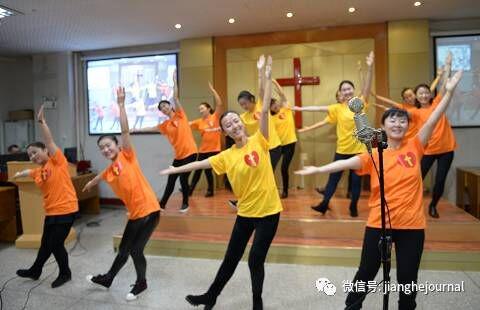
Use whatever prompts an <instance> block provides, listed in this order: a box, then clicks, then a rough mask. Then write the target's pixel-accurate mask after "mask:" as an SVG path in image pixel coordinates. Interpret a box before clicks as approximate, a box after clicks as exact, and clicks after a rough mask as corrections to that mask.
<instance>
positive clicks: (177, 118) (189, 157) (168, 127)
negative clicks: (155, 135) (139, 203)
mask: <svg viewBox="0 0 480 310" xmlns="http://www.w3.org/2000/svg"><path fill="white" fill-rule="evenodd" d="M173 85H174V95H173V97H174V101H175V107H174V106H173V105H172V103H171V102H170V101H168V100H161V101H160V102H159V103H158V109H159V110H160V111H161V112H162V113H163V114H165V115H168V116H169V117H170V118H169V119H168V120H166V121H164V122H163V123H161V124H159V125H157V126H154V127H146V128H142V129H135V130H132V132H160V133H161V134H163V135H165V136H166V137H167V139H168V141H169V142H170V144H171V145H172V147H173V149H174V151H175V159H174V160H173V163H172V166H174V167H177V166H182V165H185V164H188V163H191V162H193V161H195V160H197V145H196V144H195V140H194V139H193V135H192V129H191V128H190V125H189V124H188V118H187V114H185V111H184V110H183V107H182V106H181V105H180V100H179V98H178V86H177V73H176V72H174V73H173ZM189 175H190V172H186V173H181V174H172V175H169V176H168V180H167V185H166V187H165V191H164V192H163V196H162V199H161V200H160V208H161V209H162V210H165V207H166V206H167V202H168V199H169V198H170V196H171V195H172V193H173V190H174V189H175V181H176V180H177V178H178V177H180V185H181V186H182V196H183V199H182V206H181V207H180V209H179V211H180V212H182V213H184V212H187V211H188V188H189V186H188V176H189Z"/></svg>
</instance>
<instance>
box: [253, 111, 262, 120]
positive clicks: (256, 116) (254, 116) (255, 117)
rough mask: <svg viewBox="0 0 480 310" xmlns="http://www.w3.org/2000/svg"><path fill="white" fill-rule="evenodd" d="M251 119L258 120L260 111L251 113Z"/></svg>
mask: <svg viewBox="0 0 480 310" xmlns="http://www.w3.org/2000/svg"><path fill="white" fill-rule="evenodd" d="M253 119H255V120H257V121H258V120H259V119H260V112H255V113H253Z"/></svg>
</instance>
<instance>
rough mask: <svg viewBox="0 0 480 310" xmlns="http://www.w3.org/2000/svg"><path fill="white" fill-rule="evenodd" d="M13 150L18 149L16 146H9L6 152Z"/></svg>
mask: <svg viewBox="0 0 480 310" xmlns="http://www.w3.org/2000/svg"><path fill="white" fill-rule="evenodd" d="M14 148H17V149H19V148H20V147H19V146H18V145H16V144H12V145H9V146H8V148H7V151H9V152H11V151H12V150H13V149H14Z"/></svg>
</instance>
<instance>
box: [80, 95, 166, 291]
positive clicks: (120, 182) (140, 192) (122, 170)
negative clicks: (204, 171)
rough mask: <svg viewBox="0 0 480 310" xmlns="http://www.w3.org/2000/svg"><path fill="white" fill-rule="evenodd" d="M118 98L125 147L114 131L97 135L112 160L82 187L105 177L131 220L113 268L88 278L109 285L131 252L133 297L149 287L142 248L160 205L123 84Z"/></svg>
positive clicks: (153, 227)
mask: <svg viewBox="0 0 480 310" xmlns="http://www.w3.org/2000/svg"><path fill="white" fill-rule="evenodd" d="M117 101H118V106H119V111H120V127H121V129H122V147H120V146H119V144H118V140H117V138H116V137H115V136H113V135H103V136H100V138H98V141H97V144H98V147H99V148H100V152H101V153H102V155H103V156H105V157H106V158H107V159H110V160H111V161H112V164H111V165H110V166H109V167H107V168H106V169H105V170H104V171H103V172H102V173H101V174H99V175H98V176H96V177H95V178H94V179H93V180H91V181H90V182H88V183H87V184H86V185H85V187H84V189H83V191H89V190H90V189H91V188H92V187H93V186H95V185H97V184H98V183H99V182H100V180H102V179H103V180H104V181H105V182H107V183H108V184H109V185H110V186H111V188H112V190H113V191H114V192H115V194H116V195H117V196H118V197H120V199H121V200H122V201H123V203H124V204H125V207H126V208H127V210H128V213H127V214H128V222H127V226H126V227H125V231H124V232H123V236H122V240H121V241H120V246H119V248H118V254H117V256H116V257H115V260H114V261H113V264H112V266H111V268H110V270H109V271H108V272H107V273H106V274H99V275H97V276H93V275H88V276H87V280H88V281H89V282H91V283H94V284H98V285H101V286H103V287H107V288H108V287H110V285H111V284H112V281H113V279H114V278H115V276H116V275H117V273H118V272H119V271H120V269H121V268H122V267H123V266H124V265H125V263H126V262H127V259H128V256H131V257H132V259H133V264H134V265H135V271H136V272H137V280H136V281H135V284H134V285H133V288H132V290H131V291H130V293H128V294H127V296H126V298H127V300H134V299H136V298H137V296H138V295H139V294H140V293H142V292H143V291H145V290H146V289H147V280H146V277H145V273H146V269H147V261H146V259H145V256H144V254H143V250H144V249H145V245H146V244H147V241H148V239H149V238H150V235H151V234H152V232H153V230H154V229H155V227H156V226H157V224H158V221H159V219H160V206H159V205H158V200H157V197H156V196H155V192H154V191H153V189H152V187H151V186H150V184H149V183H148V181H147V179H146V178H145V176H144V175H143V173H142V170H141V168H140V164H139V163H138V160H137V156H136V154H135V150H134V149H133V146H132V144H131V142H130V134H129V131H128V119H127V113H126V112H125V90H124V89H123V88H118V89H117Z"/></svg>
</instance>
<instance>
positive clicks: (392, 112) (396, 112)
mask: <svg viewBox="0 0 480 310" xmlns="http://www.w3.org/2000/svg"><path fill="white" fill-rule="evenodd" d="M394 116H395V117H405V118H406V119H407V120H408V122H410V115H409V114H408V112H407V111H406V110H404V109H399V108H390V109H388V110H387V111H385V112H384V113H383V115H382V125H384V124H385V120H386V119H387V118H389V117H394Z"/></svg>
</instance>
